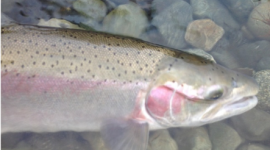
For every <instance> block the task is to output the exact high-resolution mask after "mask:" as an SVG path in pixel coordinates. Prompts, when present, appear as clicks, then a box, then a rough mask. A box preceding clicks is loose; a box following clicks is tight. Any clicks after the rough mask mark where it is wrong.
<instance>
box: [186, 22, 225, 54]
mask: <svg viewBox="0 0 270 150" xmlns="http://www.w3.org/2000/svg"><path fill="white" fill-rule="evenodd" d="M223 34H224V30H223V29H222V27H220V26H218V25H217V24H215V22H213V21H212V20H210V19H201V20H195V21H192V22H191V23H190V24H189V25H188V27H187V31H186V34H185V39H186V41H187V42H188V43H189V44H191V45H192V46H195V47H197V48H201V49H204V50H206V51H210V50H211V49H212V48H213V47H214V45H215V44H216V43H217V42H218V40H219V39H220V38H221V37H222V36H223Z"/></svg>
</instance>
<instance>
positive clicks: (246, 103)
mask: <svg viewBox="0 0 270 150" xmlns="http://www.w3.org/2000/svg"><path fill="white" fill-rule="evenodd" d="M257 103H258V99H257V97H256V96H247V97H243V98H241V99H239V100H237V101H234V102H232V103H229V104H227V105H225V108H227V107H228V108H234V109H248V108H253V107H255V106H256V105H257Z"/></svg>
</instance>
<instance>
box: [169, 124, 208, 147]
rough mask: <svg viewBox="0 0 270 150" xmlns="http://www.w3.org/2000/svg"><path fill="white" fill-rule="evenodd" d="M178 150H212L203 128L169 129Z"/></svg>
mask: <svg viewBox="0 0 270 150" xmlns="http://www.w3.org/2000/svg"><path fill="white" fill-rule="evenodd" d="M169 130H170V133H171V134H172V137H173V138H174V139H175V141H176V142H177V145H178V149H179V150H212V144H211V141H210V139H209V136H208V133H207V130H206V128H205V127H197V128H174V129H169Z"/></svg>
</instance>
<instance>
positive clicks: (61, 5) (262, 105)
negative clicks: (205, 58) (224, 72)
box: [1, 0, 270, 150]
mask: <svg viewBox="0 0 270 150" xmlns="http://www.w3.org/2000/svg"><path fill="white" fill-rule="evenodd" d="M1 7H2V12H4V13H5V14H6V15H8V16H9V17H11V18H12V19H14V20H16V21H17V22H19V23H24V24H35V25H36V24H38V25H45V26H55V27H64V28H68V27H69V28H82V29H87V30H96V31H104V32H109V33H113V34H121V35H126V36H131V37H135V38H140V39H143V40H146V41H149V42H151V43H157V44H160V45H164V46H167V47H172V48H176V49H181V50H187V49H202V50H204V51H207V52H208V53H209V54H211V55H212V56H213V57H214V59H215V60H216V61H217V63H219V64H222V65H224V66H226V67H228V68H231V69H233V68H244V67H249V68H252V69H254V70H255V71H256V73H255V75H254V77H255V78H256V80H257V82H258V83H259V84H260V92H259V93H258V95H257V97H258V99H259V104H258V106H257V107H256V108H255V109H253V110H251V111H249V112H247V113H244V114H242V115H239V116H235V117H232V118H230V119H227V120H224V121H221V122H217V123H213V124H210V125H205V126H202V127H196V128H172V129H168V130H159V131H152V132H151V134H150V139H149V145H148V149H149V150H150V149H151V150H152V149H153V150H157V149H169V150H177V149H179V150H191V149H205V150H211V149H213V150H246V149H250V150H251V149H252V150H267V149H268V150H269V149H270V114H269V112H270V95H269V93H270V92H269V91H270V86H269V85H270V70H269V69H270V65H269V64H270V51H269V47H270V42H269V40H270V2H269V1H267V0H264V1H263V0H261V1H258V0H257V1H255V0H254V1H245V0H227V1H222V0H221V1H218V0H202V1H199V0H186V1H180V0H169V1H162V0H136V1H135V0H133V2H129V1H127V0H106V1H101V0H65V1H61V0H50V1H45V0H39V1H36V0H11V1H7V0H6V1H1ZM49 19H51V20H49ZM60 19H63V20H60ZM2 148H3V149H44V150H51V149H106V148H105V147H104V144H103V141H102V140H101V137H100V134H99V133H95V132H92V133H91V132H85V133H75V132H68V131H67V132H57V133H5V134H2Z"/></svg>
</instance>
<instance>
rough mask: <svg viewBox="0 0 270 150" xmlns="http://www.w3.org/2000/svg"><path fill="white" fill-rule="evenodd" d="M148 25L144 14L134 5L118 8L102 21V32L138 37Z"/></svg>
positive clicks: (131, 3)
mask: <svg viewBox="0 0 270 150" xmlns="http://www.w3.org/2000/svg"><path fill="white" fill-rule="evenodd" d="M147 25H148V21H147V18H146V16H145V12H144V11H143V10H142V9H141V8H140V7H139V6H138V5H137V4H135V3H133V2H130V3H129V4H124V5H120V6H118V7H117V8H116V9H114V10H113V11H111V12H110V13H109V14H108V15H107V16H106V17H105V19H104V20H103V31H106V32H110V33H114V34H121V35H127V36H132V37H137V38H138V37H139V36H140V35H141V34H142V33H143V32H144V30H145V29H146V27H147Z"/></svg>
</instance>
